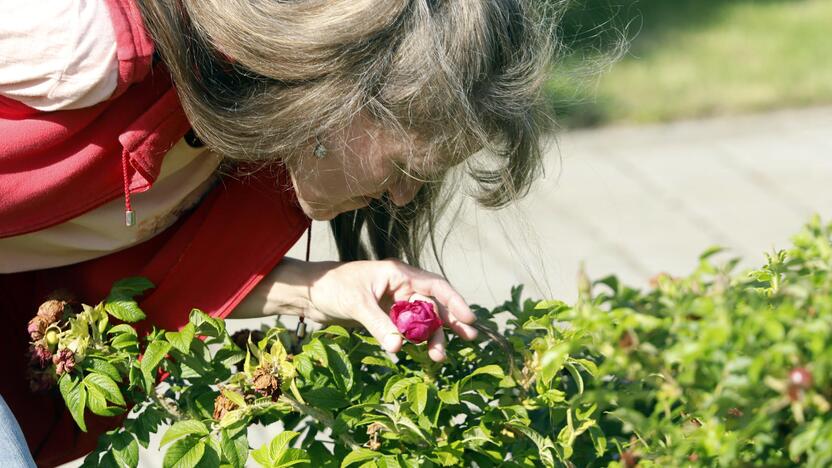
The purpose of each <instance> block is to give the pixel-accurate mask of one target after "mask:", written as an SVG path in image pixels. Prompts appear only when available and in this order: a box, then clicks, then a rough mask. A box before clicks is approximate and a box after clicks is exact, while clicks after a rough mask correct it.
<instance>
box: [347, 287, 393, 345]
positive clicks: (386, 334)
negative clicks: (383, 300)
mask: <svg viewBox="0 0 832 468" xmlns="http://www.w3.org/2000/svg"><path fill="white" fill-rule="evenodd" d="M358 309H359V310H358V311H357V313H356V314H355V319H356V320H358V321H359V322H360V323H361V325H363V326H364V328H366V329H367V331H369V332H370V334H371V335H373V337H374V338H375V339H376V340H378V342H379V343H380V344H381V347H382V348H384V350H385V351H387V352H388V353H397V352H399V350H400V349H402V337H401V335H400V334H399V330H398V329H396V326H395V325H393V322H392V321H391V320H390V317H388V316H387V314H385V313H384V312H382V310H381V309H380V308H379V306H378V305H377V304H376V303H375V301H373V300H371V299H368V300H365V301H364V302H363V303H362V304H361V305H360V306H359V307H358Z"/></svg>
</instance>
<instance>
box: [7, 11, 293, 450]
mask: <svg viewBox="0 0 832 468" xmlns="http://www.w3.org/2000/svg"><path fill="white" fill-rule="evenodd" d="M106 3H107V4H108V7H109V12H110V16H111V19H112V22H113V26H114V28H115V32H116V38H117V50H118V52H117V54H118V60H119V81H118V85H117V88H116V92H115V94H114V95H113V97H112V98H111V99H109V100H108V101H106V102H102V103H100V104H98V105H95V106H93V107H89V108H84V109H77V110H69V111H58V112H51V113H45V112H39V111H37V110H34V109H31V108H29V107H27V106H25V105H23V104H22V103H19V102H17V101H14V100H11V99H8V98H4V97H0V238H2V237H8V236H15V235H20V234H24V233H28V232H32V231H37V230H40V229H45V228H48V227H50V226H53V225H56V224H59V223H62V222H64V221H67V220H69V219H71V218H73V217H75V216H78V215H80V214H82V213H85V212H87V211H89V210H92V209H95V208H96V207H98V206H101V205H103V204H104V203H107V202H109V201H111V200H113V199H116V198H118V197H122V196H124V195H125V190H126V191H127V192H139V191H144V190H147V189H149V188H150V187H151V186H152V185H153V182H154V181H155V179H156V177H157V176H158V174H159V170H160V168H161V163H162V159H163V157H164V155H165V154H166V152H167V151H168V149H169V148H170V147H172V146H173V144H174V143H175V142H177V141H178V140H179V139H180V138H182V137H183V136H184V134H185V133H186V132H187V131H188V129H189V124H188V121H187V119H186V117H185V114H184V112H183V111H182V108H181V106H180V104H179V100H178V98H177V96H176V93H175V90H174V89H173V88H172V85H171V81H170V76H169V75H168V73H167V71H166V69H165V68H164V66H163V65H162V64H155V65H154V64H153V63H152V62H153V61H152V57H153V44H152V42H151V40H150V38H149V37H148V35H147V33H146V32H145V30H144V26H143V24H142V21H141V18H140V15H139V12H138V10H137V8H136V6H135V4H134V3H133V0H107V2H106ZM122 158H124V162H126V163H127V164H126V165H124V167H123V165H122V162H123V161H122ZM138 215H139V216H141V213H138ZM115 222H118V221H115ZM308 226H309V220H308V219H307V218H306V217H305V216H304V215H303V213H302V211H301V210H300V209H299V207H298V206H297V203H296V200H295V198H294V193H293V191H292V190H291V189H290V184H289V183H288V178H287V177H286V174H285V171H283V170H282V169H280V168H278V170H276V171H261V172H260V173H258V174H257V175H256V176H253V177H249V178H246V179H242V180H241V179H237V178H229V179H228V180H225V181H224V182H223V183H222V184H218V185H217V187H216V188H214V189H213V190H212V191H211V192H210V193H209V194H207V195H206V196H205V198H204V199H203V200H202V201H201V202H200V204H199V205H198V206H197V207H196V208H195V209H194V210H193V211H191V212H190V213H188V214H186V215H185V216H183V217H182V218H181V219H180V220H179V221H178V222H177V223H176V224H175V225H174V226H172V227H170V228H168V229H167V230H166V231H165V232H163V233H161V234H160V235H158V236H156V237H154V238H152V239H150V240H149V241H147V242H144V243H142V244H139V245H137V246H135V247H132V248H130V249H127V250H124V251H121V252H117V253H114V254H111V255H107V256H105V257H102V258H98V259H95V260H90V261H87V262H83V263H80V264H76V265H69V266H65V267H59V268H52V269H48V270H41V271H33V272H24V273H15V274H6V275H2V274H0V314H3V319H4V326H3V327H0V339H2V343H3V345H2V350H3V354H4V359H0V394H2V395H3V397H4V398H5V399H6V401H7V403H8V404H9V406H10V408H11V409H12V411H13V412H14V413H15V416H16V417H17V418H18V421H19V422H20V425H21V427H22V429H23V431H24V433H25V435H26V438H27V441H28V442H29V446H30V449H31V450H32V451H33V454H34V456H35V458H36V461H37V462H38V464H39V465H42V466H51V465H56V464H60V463H63V462H66V461H68V460H71V459H73V458H76V457H78V456H81V455H83V454H84V453H86V452H88V451H90V450H91V449H92V448H93V447H94V446H95V440H96V438H97V436H98V434H100V433H101V432H102V431H103V430H105V429H107V425H108V424H112V421H105V420H95V418H92V417H91V416H89V415H88V418H91V419H93V421H92V422H91V423H89V424H88V429H89V432H88V433H87V434H84V433H81V432H80V431H79V430H78V429H77V428H76V427H75V424H74V423H73V422H72V419H71V418H70V416H69V413H68V412H66V410H65V409H64V404H63V402H62V401H61V399H60V396H58V395H55V394H47V395H43V394H34V393H32V392H31V391H30V390H29V387H28V383H27V382H26V379H25V377H24V374H25V371H26V367H27V365H28V363H27V362H26V361H25V359H24V358H23V356H24V354H25V351H26V348H27V346H28V336H27V333H26V322H27V321H28V320H29V318H31V317H32V316H33V315H34V313H35V311H36V310H37V306H38V304H39V303H40V302H41V301H42V299H43V297H44V296H45V295H46V294H48V293H49V292H51V291H53V290H56V289H59V288H66V289H69V290H70V291H72V292H73V293H75V294H76V295H77V296H78V298H79V299H80V300H81V301H83V302H86V303H91V304H94V303H97V302H98V301H100V300H102V299H103V298H104V297H105V296H106V293H107V291H108V290H109V288H110V286H111V284H112V283H113V281H115V280H117V279H119V278H122V277H126V276H135V275H141V276H146V277H148V278H150V279H151V280H152V281H153V282H154V284H156V288H155V289H154V290H152V291H151V292H149V293H148V294H146V295H145V296H144V298H143V299H142V301H141V305H142V307H143V309H144V310H145V312H146V313H147V315H148V319H147V321H146V322H147V323H145V324H144V325H145V326H147V327H149V326H150V325H156V326H160V327H164V328H168V329H176V328H178V327H180V326H182V325H184V324H185V323H186V322H187V317H188V313H189V311H190V310H191V308H194V307H196V308H200V309H202V310H204V311H206V312H208V313H210V314H212V315H215V316H223V317H224V316H226V315H228V313H230V312H231V310H232V309H233V308H234V307H235V306H236V305H237V304H239V302H240V301H241V300H242V299H243V298H244V297H245V295H246V294H247V293H248V292H249V291H251V289H252V288H253V287H254V286H255V285H256V284H257V282H258V281H259V280H260V279H262V277H263V276H264V275H265V274H267V273H268V272H269V271H271V270H272V269H273V268H274V267H275V265H277V263H278V262H279V261H280V260H281V259H282V258H283V256H284V255H285V253H286V251H287V250H288V249H289V248H290V247H291V246H292V245H293V244H294V243H295V241H296V240H297V239H298V238H299V237H300V236H301V234H302V233H303V231H304V230H305V229H306V228H307V227H308Z"/></svg>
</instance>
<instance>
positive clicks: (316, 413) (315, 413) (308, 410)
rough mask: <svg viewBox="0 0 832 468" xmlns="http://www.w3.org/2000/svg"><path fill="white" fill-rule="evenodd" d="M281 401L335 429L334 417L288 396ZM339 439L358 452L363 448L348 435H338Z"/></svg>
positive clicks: (283, 396) (284, 396)
mask: <svg viewBox="0 0 832 468" xmlns="http://www.w3.org/2000/svg"><path fill="white" fill-rule="evenodd" d="M280 399H281V400H282V401H285V402H286V403H288V404H289V406H291V407H292V409H293V410H295V411H297V412H298V413H301V414H304V415H306V416H309V417H311V418H314V419H317V420H318V421H319V422H321V423H322V424H323V425H324V426H326V427H333V426H334V425H335V419H334V418H332V416H330V415H328V414H327V413H325V412H323V411H321V410H319V409H317V408H313V407H311V406H309V405H304V404H303V403H301V402H299V401H297V400H295V399H294V398H292V397H290V396H288V395H282V396H281V397H280ZM338 438H339V439H340V440H341V442H342V443H343V444H344V445H346V446H348V447H349V448H350V449H351V450H358V449H360V448H361V445H360V444H359V443H358V442H356V441H355V440H354V439H353V438H352V437H350V436H349V435H348V434H338Z"/></svg>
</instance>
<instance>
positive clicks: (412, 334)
mask: <svg viewBox="0 0 832 468" xmlns="http://www.w3.org/2000/svg"><path fill="white" fill-rule="evenodd" d="M390 320H392V321H393V323H394V324H395V325H396V328H398V329H399V331H400V332H401V334H402V335H404V337H405V338H407V339H408V340H409V341H411V342H412V343H422V342H424V341H427V339H428V338H430V336H431V335H432V334H433V332H435V331H436V330H439V329H440V328H441V327H442V320H440V319H439V316H438V315H436V311H435V310H434V308H433V304H431V303H430V302H426V301H413V302H407V301H397V302H396V303H395V304H393V307H391V308H390Z"/></svg>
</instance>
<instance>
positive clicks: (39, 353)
mask: <svg viewBox="0 0 832 468" xmlns="http://www.w3.org/2000/svg"><path fill="white" fill-rule="evenodd" d="M29 351H30V352H31V353H32V354H31V362H32V364H35V365H37V366H39V367H41V368H44V367H46V366H48V365H49V363H50V362H52V352H51V351H49V348H48V347H47V346H44V345H42V344H36V345H34V346H32V347H31V348H30V350H29Z"/></svg>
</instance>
